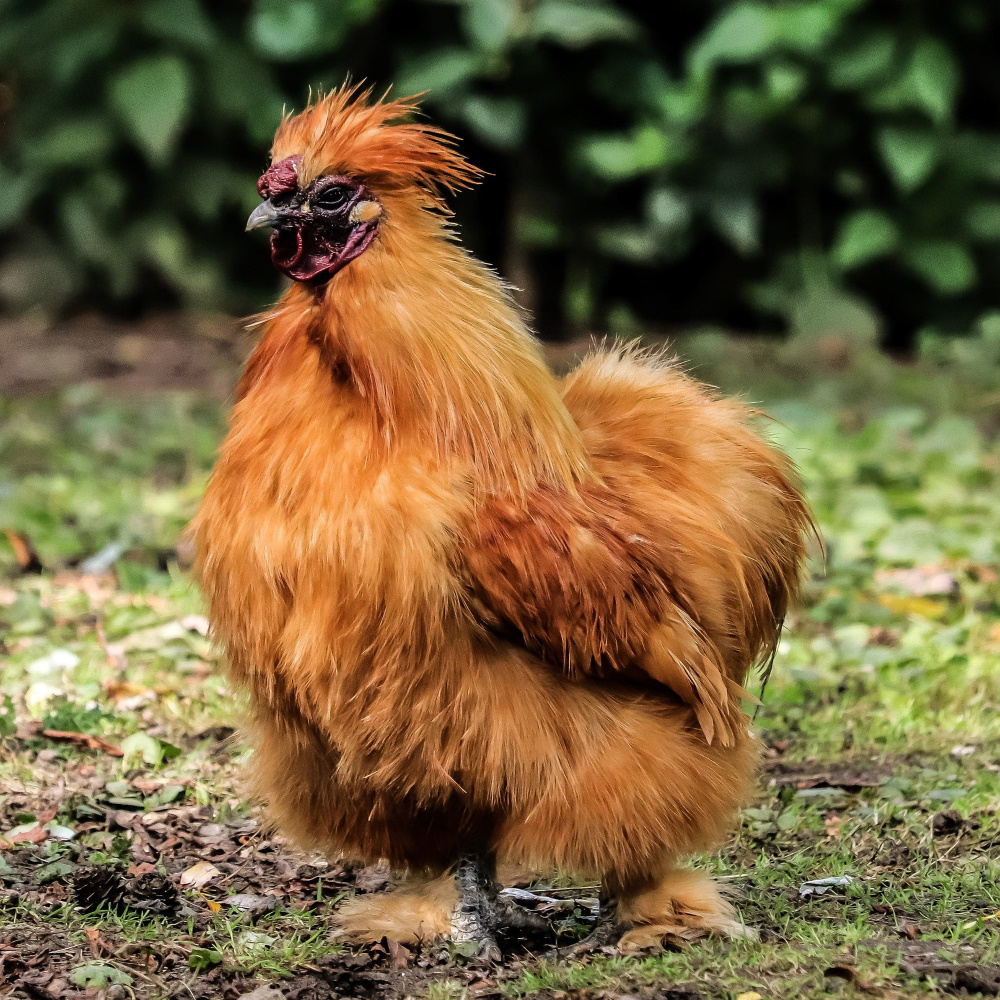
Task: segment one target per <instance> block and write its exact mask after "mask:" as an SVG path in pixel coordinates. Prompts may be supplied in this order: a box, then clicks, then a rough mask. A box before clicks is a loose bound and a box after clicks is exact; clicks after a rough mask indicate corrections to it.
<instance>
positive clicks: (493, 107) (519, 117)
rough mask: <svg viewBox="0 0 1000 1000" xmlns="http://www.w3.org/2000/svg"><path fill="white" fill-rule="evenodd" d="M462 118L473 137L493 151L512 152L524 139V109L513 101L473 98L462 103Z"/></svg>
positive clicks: (507, 98) (497, 98)
mask: <svg viewBox="0 0 1000 1000" xmlns="http://www.w3.org/2000/svg"><path fill="white" fill-rule="evenodd" d="M462 114H463V117H464V118H465V121H466V124H468V126H469V127H470V128H471V129H472V130H473V131H474V132H475V133H476V135H477V136H478V137H479V138H480V139H481V140H482V141H483V142H484V143H486V144H487V145H489V146H495V147H496V148H497V149H512V148H514V147H515V146H517V144H518V143H519V142H520V141H521V139H522V138H523V136H524V126H525V120H524V119H525V113H524V107H523V105H522V104H521V103H520V102H519V101H517V100H515V99H514V98H513V97H486V96H483V95H478V94H477V95H473V96H471V97H467V98H466V99H465V100H464V101H463V102H462Z"/></svg>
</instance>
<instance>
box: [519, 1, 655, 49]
mask: <svg viewBox="0 0 1000 1000" xmlns="http://www.w3.org/2000/svg"><path fill="white" fill-rule="evenodd" d="M533 28H534V33H535V34H536V35H537V36H538V37H539V38H544V39H548V40H550V41H553V42H558V43H559V44H560V45H565V46H566V47H567V48H571V49H582V48H584V47H585V46H587V45H594V44H596V43H597V42H614V41H627V40H628V39H630V38H633V37H634V36H635V34H636V32H637V27H636V24H635V22H634V21H633V20H632V18H631V17H629V16H628V14H626V13H625V12H624V11H622V10H619V9H618V8H616V7H613V6H612V5H611V4H605V3H600V2H593V3H588V2H587V0H541V2H540V3H539V4H538V6H537V7H536V8H535V12H534V18H533Z"/></svg>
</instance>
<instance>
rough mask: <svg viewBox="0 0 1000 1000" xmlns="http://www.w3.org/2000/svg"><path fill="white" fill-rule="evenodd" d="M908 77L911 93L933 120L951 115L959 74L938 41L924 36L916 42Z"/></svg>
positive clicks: (953, 61)
mask: <svg viewBox="0 0 1000 1000" xmlns="http://www.w3.org/2000/svg"><path fill="white" fill-rule="evenodd" d="M909 77H910V80H911V81H912V85H913V90H914V94H915V95H916V97H917V99H918V100H919V101H920V103H921V104H922V105H923V106H924V108H925V109H926V110H927V113H928V114H929V115H930V116H931V118H932V119H933V120H934V121H943V120H944V119H946V118H948V117H949V116H950V115H951V111H952V105H953V104H954V103H955V96H956V94H957V93H958V85H959V79H960V77H959V70H958V66H957V65H956V63H955V59H954V57H953V56H952V54H951V52H950V51H949V50H948V47H947V46H946V45H945V44H944V43H943V42H942V41H940V40H938V39H936V38H925V39H923V40H921V41H920V42H919V43H918V44H917V47H916V48H915V49H914V51H913V56H912V58H911V61H910V69H909Z"/></svg>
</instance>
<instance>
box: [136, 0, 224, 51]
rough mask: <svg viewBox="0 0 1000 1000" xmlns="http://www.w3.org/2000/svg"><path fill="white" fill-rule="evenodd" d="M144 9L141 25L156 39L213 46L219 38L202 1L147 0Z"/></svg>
mask: <svg viewBox="0 0 1000 1000" xmlns="http://www.w3.org/2000/svg"><path fill="white" fill-rule="evenodd" d="M141 10H142V13H141V18H142V26H143V27H144V28H145V29H146V31H148V32H149V33H150V34H151V35H152V36H153V37H154V38H165V39H167V40H168V41H176V42H182V43H184V44H186V45H191V46H193V47H194V48H197V49H207V48H210V47H211V46H214V45H215V44H216V42H217V40H218V36H217V34H216V31H215V28H214V27H213V26H212V22H211V21H210V20H209V19H208V17H207V16H206V15H205V11H204V9H203V8H202V5H201V3H200V0H144V2H143V4H142V6H141Z"/></svg>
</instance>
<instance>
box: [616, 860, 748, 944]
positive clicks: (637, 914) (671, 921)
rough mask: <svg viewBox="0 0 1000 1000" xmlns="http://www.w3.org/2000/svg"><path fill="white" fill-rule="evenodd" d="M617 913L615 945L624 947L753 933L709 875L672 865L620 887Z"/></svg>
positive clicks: (733, 936)
mask: <svg viewBox="0 0 1000 1000" xmlns="http://www.w3.org/2000/svg"><path fill="white" fill-rule="evenodd" d="M617 916H618V919H619V920H620V921H621V924H622V927H623V930H624V933H623V934H622V935H621V937H620V939H619V941H618V950H619V951H622V952H625V953H628V952H634V951H641V950H643V949H645V948H656V947H660V946H662V945H663V944H664V943H671V942H672V943H677V942H680V941H692V940H696V939H697V938H700V937H705V936H706V935H708V934H717V935H719V936H721V937H730V938H746V939H749V940H756V938H757V934H756V932H755V931H754V930H753V929H752V928H750V927H747V926H746V925H745V924H744V923H742V922H741V921H740V918H739V914H738V913H737V912H736V910H735V908H734V907H733V905H732V903H730V902H729V900H728V899H726V898H725V897H724V896H723V895H722V893H721V892H720V891H719V886H718V885H717V884H716V883H715V882H714V881H713V880H712V879H711V878H709V876H708V875H705V874H703V873H701V872H696V871H691V870H690V869H687V868H675V867H673V866H672V865H671V866H670V867H668V868H666V869H665V870H664V871H663V872H662V873H661V874H660V875H659V876H658V877H657V878H655V879H651V880H650V881H649V882H647V883H646V884H644V885H642V886H632V887H623V888H621V889H620V890H619V892H618V894H617Z"/></svg>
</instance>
